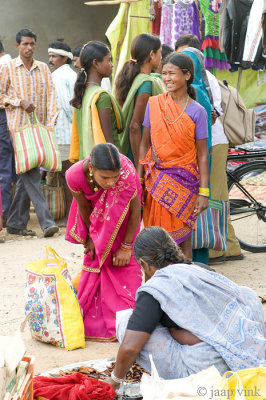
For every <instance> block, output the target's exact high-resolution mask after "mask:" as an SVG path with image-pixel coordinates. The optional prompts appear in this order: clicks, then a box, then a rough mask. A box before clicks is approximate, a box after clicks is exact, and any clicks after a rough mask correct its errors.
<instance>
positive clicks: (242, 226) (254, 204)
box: [228, 161, 266, 252]
mask: <svg viewBox="0 0 266 400" xmlns="http://www.w3.org/2000/svg"><path fill="white" fill-rule="evenodd" d="M228 176H229V177H230V181H229V184H228V189H229V202H230V203H229V204H230V214H231V222H232V225H233V227H234V230H235V234H236V237H237V238H238V240H239V243H240V246H241V247H242V248H243V249H245V250H248V251H253V252H261V251H265V252H266V223H265V221H266V162H265V163H264V162H261V161H258V162H255V161H254V162H251V163H247V164H245V165H244V166H241V167H239V168H236V169H235V170H234V171H233V172H232V171H231V172H230V173H228Z"/></svg>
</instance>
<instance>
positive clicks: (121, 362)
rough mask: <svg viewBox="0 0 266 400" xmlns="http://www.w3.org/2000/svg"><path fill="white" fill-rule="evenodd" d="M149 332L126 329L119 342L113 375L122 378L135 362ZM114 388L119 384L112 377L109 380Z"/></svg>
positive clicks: (147, 338)
mask: <svg viewBox="0 0 266 400" xmlns="http://www.w3.org/2000/svg"><path fill="white" fill-rule="evenodd" d="M149 338H150V334H149V333H146V332H138V331H131V330H129V329H127V330H126V333H125V336H124V339H123V342H122V343H121V345H120V347H119V350H118V354H117V358H116V364H115V369H114V375H115V376H116V377H117V378H121V379H122V378H124V377H125V376H126V374H127V372H128V370H129V369H130V367H131V366H132V364H133V363H134V362H135V360H136V358H137V356H138V354H139V352H140V351H141V349H142V347H143V346H144V345H145V343H146V342H147V341H148V340H149ZM109 383H111V384H112V386H113V387H114V388H117V387H118V386H119V384H117V383H115V382H114V381H113V380H112V379H111V382H109Z"/></svg>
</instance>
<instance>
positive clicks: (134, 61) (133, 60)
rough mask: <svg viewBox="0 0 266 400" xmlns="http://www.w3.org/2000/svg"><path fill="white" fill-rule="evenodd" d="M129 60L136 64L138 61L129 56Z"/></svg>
mask: <svg viewBox="0 0 266 400" xmlns="http://www.w3.org/2000/svg"><path fill="white" fill-rule="evenodd" d="M130 61H131V62H133V63H134V64H137V62H138V60H136V59H135V58H131V59H130Z"/></svg>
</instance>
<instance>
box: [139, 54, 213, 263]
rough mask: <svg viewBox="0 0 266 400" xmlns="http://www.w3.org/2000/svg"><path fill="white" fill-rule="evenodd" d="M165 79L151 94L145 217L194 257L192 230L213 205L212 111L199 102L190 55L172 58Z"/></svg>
mask: <svg viewBox="0 0 266 400" xmlns="http://www.w3.org/2000/svg"><path fill="white" fill-rule="evenodd" d="M162 78H163V81H164V83H165V85H166V87H167V92H166V93H163V94H161V95H159V96H155V97H151V98H150V99H149V103H148V105H147V108H146V113H145V118H144V122H143V125H144V127H145V128H144V132H143V138H142V141H141V145H140V160H141V161H140V164H139V166H138V173H139V176H140V180H141V182H142V185H143V189H146V190H145V192H144V190H143V196H142V203H143V205H144V213H143V221H144V226H145V227H148V226H160V227H162V228H164V229H165V230H167V231H168V232H169V234H170V235H171V236H172V238H173V239H174V240H175V242H176V243H177V244H178V245H180V247H181V248H182V250H183V252H184V254H185V256H186V257H188V258H190V259H191V258H192V247H191V234H192V229H193V228H194V225H195V221H196V218H197V216H198V214H200V213H201V212H202V211H203V210H204V209H206V208H207V207H208V196H209V189H208V179H209V172H208V152H207V138H208V127H207V113H206V111H205V109H204V108H203V107H202V106H201V105H200V104H198V103H197V102H196V101H195V99H196V96H195V90H194V88H193V87H192V86H191V83H192V82H193V79H194V64H193V61H192V60H191V58H190V57H189V56H187V55H185V54H180V53H174V54H171V55H170V56H169V57H167V58H166V60H165V61H164V65H163V71H162ZM144 170H145V178H144Z"/></svg>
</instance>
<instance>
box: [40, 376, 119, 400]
mask: <svg viewBox="0 0 266 400" xmlns="http://www.w3.org/2000/svg"><path fill="white" fill-rule="evenodd" d="M33 391H34V394H33V397H34V398H35V397H37V396H43V397H45V398H47V399H49V400H66V399H69V400H113V399H114V398H115V396H116V393H115V391H114V389H113V387H112V386H111V385H109V383H107V382H103V381H98V379H94V378H89V377H88V376H86V375H83V374H80V373H79V372H75V373H74V374H71V375H65V376H59V377H58V378H53V377H46V376H36V377H34V378H33Z"/></svg>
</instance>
